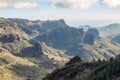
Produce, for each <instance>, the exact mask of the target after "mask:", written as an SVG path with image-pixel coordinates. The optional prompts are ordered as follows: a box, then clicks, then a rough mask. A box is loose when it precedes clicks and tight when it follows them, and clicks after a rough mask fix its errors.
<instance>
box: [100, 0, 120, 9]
mask: <svg viewBox="0 0 120 80" xmlns="http://www.w3.org/2000/svg"><path fill="white" fill-rule="evenodd" d="M101 2H102V3H103V4H105V5H107V6H108V7H110V8H120V0H101Z"/></svg>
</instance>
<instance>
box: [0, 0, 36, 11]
mask: <svg viewBox="0 0 120 80" xmlns="http://www.w3.org/2000/svg"><path fill="white" fill-rule="evenodd" d="M37 7H38V4H37V2H35V1H32V0H30V1H28V0H26V1H23V0H19V1H15V0H4V1H1V0H0V8H24V9H34V8H37Z"/></svg>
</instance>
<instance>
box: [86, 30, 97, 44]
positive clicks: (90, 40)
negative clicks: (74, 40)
mask: <svg viewBox="0 0 120 80" xmlns="http://www.w3.org/2000/svg"><path fill="white" fill-rule="evenodd" d="M95 39H99V31H98V30H97V29H92V28H90V29H88V31H87V32H86V33H85V38H84V42H85V43H87V44H90V45H93V44H94V41H95Z"/></svg>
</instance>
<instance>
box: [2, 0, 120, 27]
mask: <svg viewBox="0 0 120 80" xmlns="http://www.w3.org/2000/svg"><path fill="white" fill-rule="evenodd" d="M0 17H5V18H23V19H30V20H58V19H64V20H65V22H66V23H67V24H68V25H70V26H75V27H78V26H80V25H91V26H94V27H98V26H104V25H108V24H112V23H120V0H0Z"/></svg>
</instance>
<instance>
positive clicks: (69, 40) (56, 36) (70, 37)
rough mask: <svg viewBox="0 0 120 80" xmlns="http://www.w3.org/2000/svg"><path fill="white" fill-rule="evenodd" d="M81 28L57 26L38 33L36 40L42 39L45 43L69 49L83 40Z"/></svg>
mask: <svg viewBox="0 0 120 80" xmlns="http://www.w3.org/2000/svg"><path fill="white" fill-rule="evenodd" d="M83 38H84V31H83V29H76V28H70V27H65V28H57V29H54V30H52V31H51V32H49V33H47V34H44V35H40V36H38V37H37V38H35V39H36V40H39V41H43V42H45V43H46V44H47V45H49V46H52V47H55V48H58V49H69V48H72V47H74V46H76V45H78V44H79V43H82V42H83Z"/></svg>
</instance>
